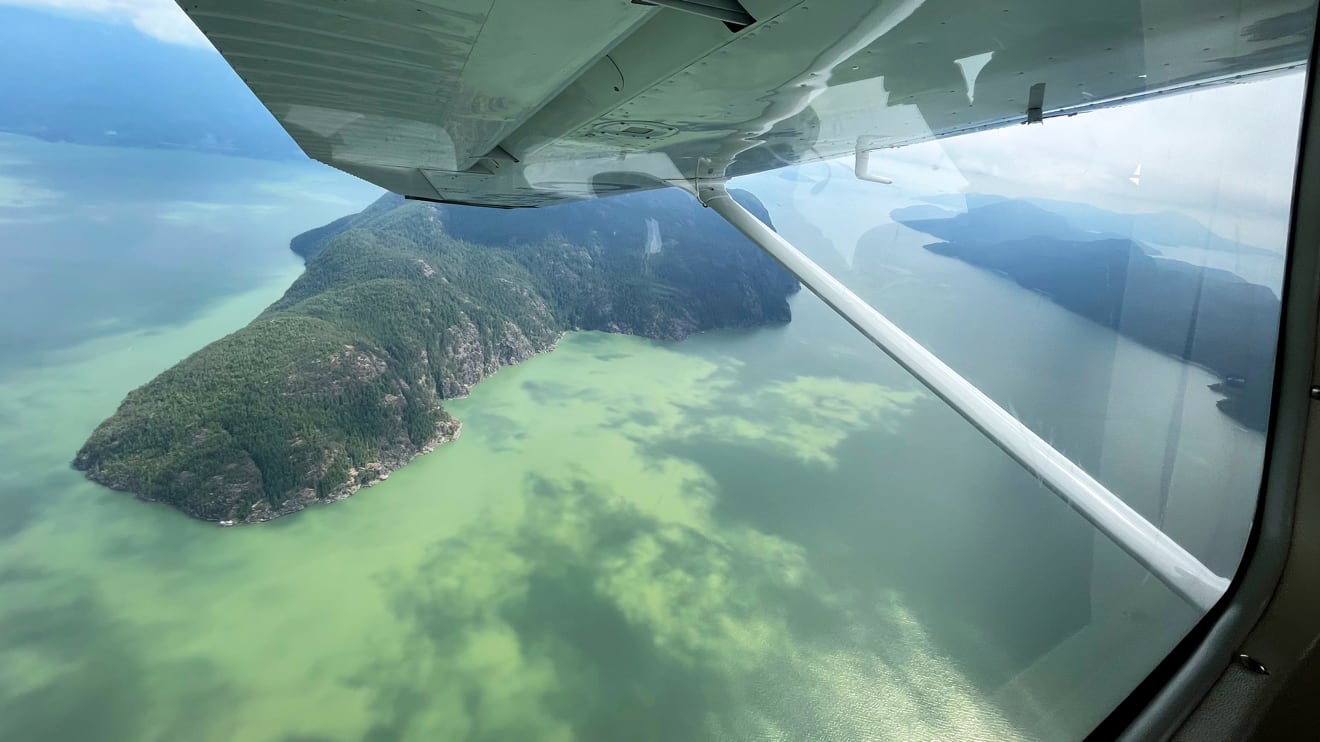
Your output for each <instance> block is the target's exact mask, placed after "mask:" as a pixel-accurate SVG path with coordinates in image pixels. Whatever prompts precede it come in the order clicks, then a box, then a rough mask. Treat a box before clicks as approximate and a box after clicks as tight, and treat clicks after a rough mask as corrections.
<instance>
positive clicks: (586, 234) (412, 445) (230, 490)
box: [73, 190, 798, 525]
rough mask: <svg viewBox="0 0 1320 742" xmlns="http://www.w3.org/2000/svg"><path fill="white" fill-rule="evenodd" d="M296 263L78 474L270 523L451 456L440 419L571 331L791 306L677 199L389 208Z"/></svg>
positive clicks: (639, 330)
mask: <svg viewBox="0 0 1320 742" xmlns="http://www.w3.org/2000/svg"><path fill="white" fill-rule="evenodd" d="M734 195H735V198H737V200H738V201H739V202H741V203H742V204H743V205H745V206H746V207H748V208H749V209H750V210H752V211H753V212H754V213H756V214H757V216H759V217H760V218H762V219H765V220H766V221H767V222H768V221H769V215H768V214H767V213H766V210H765V208H764V206H763V205H761V204H760V203H759V202H758V201H757V200H756V199H755V197H753V196H751V195H750V194H748V193H746V192H735V194H734ZM291 247H292V249H293V250H294V251H295V252H297V253H298V254H299V255H301V256H303V257H304V258H305V259H306V261H307V265H306V270H305V272H304V273H303V274H302V276H301V277H299V278H298V280H297V281H295V282H294V284H293V285H292V286H291V287H290V288H289V290H288V291H287V292H286V293H285V294H284V296H283V297H282V298H281V299H280V300H279V301H277V302H276V303H275V304H273V305H271V306H270V307H269V308H267V309H266V310H265V311H264V312H263V313H262V314H261V315H260V316H259V317H257V318H256V319H255V320H253V321H252V322H251V323H250V324H249V325H247V326H246V327H244V328H243V329H241V330H239V331H237V332H235V333H233V334H231V335H229V336H227V337H225V338H222V339H220V340H218V341H216V342H214V343H211V344H210V345H208V346H206V347H205V348H203V349H201V350H200V351H198V352H196V353H194V354H193V355H191V356H189V357H188V358H185V359H184V360H182V361H180V362H179V363H178V364H177V365H175V366H174V367H173V368H171V369H169V370H167V371H165V372H164V373H162V374H160V375H159V376H157V377H156V378H155V379H153V380H152V381H150V382H148V383H147V384H146V385H144V386H142V387H141V388H139V389H137V390H135V391H133V392H131V393H130V394H129V395H128V396H127V398H126V399H125V400H124V401H123V403H122V404H121V405H120V407H119V409H118V411H117V412H116V413H115V414H114V415H113V416H112V417H110V418H109V419H107V420H105V421H104V422H102V423H101V425H100V426H99V427H97V428H96V430H95V431H94V432H93V433H92V435H91V437H90V438H89V439H88V440H87V442H86V443H85V444H84V445H83V447H82V449H81V450H79V451H78V453H77V456H76V457H75V459H74V461H73V465H74V467H76V468H77V469H79V470H81V471H83V472H84V473H85V474H86V476H87V477H88V478H89V479H92V480H94V481H96V482H99V483H101V484H104V485H106V486H108V487H111V488H114V489H117V490H124V491H127V492H132V493H134V494H136V495H137V496H138V497H139V498H141V499H143V500H149V501H157V502H163V503H166V504H169V505H172V506H174V507H176V508H178V509H179V510H182V511H183V512H185V513H187V514H188V515H191V516H193V517H196V518H200V519H204V520H208V521H215V522H219V523H221V524H225V525H231V524H241V523H256V522H261V521H266V520H270V519H272V518H276V517H279V516H281V515H285V514H288V513H292V512H296V511H298V510H301V509H303V508H305V507H307V506H308V505H311V504H314V503H319V502H330V501H334V500H339V499H343V498H345V497H347V496H349V495H351V494H352V493H353V492H355V491H356V490H357V489H358V488H359V487H362V486H366V485H370V484H373V483H375V482H378V481H380V480H382V479H384V478H385V477H386V476H388V474H389V472H390V471H392V470H394V469H397V468H398V467H400V466H403V465H404V464H405V463H407V462H408V461H409V460H411V459H412V458H413V457H414V456H417V455H418V454H420V453H423V452H426V451H429V450H431V449H432V448H434V447H435V446H436V445H439V444H442V443H445V442H447V441H450V440H453V439H454V438H455V437H457V435H458V432H459V421H457V420H455V419H454V418H452V417H451V416H450V415H449V414H448V413H447V412H446V411H445V409H444V404H443V402H444V400H446V399H450V398H453V397H459V396H463V395H465V394H467V392H468V390H469V389H470V388H471V387H472V385H474V384H476V383H477V382H479V381H480V380H481V379H483V378H484V377H486V376H488V375H489V374H491V373H493V372H494V371H495V370H496V369H498V368H500V367H501V366H504V365H508V364H513V363H518V362H520V361H523V360H525V359H527V358H529V357H531V356H532V355H534V354H536V353H540V352H543V351H546V350H550V349H552V348H553V347H554V344H555V342H556V340H557V339H558V338H559V337H560V335H561V334H562V333H564V332H566V331H570V330H603V331H607V332H620V333H628V334H632V335H640V336H644V337H649V338H656V339H663V340H678V339H681V338H683V337H686V336H688V335H690V334H692V333H695V332H701V331H703V330H710V329H716V328H729V327H750V326H756V325H764V324H771V323H783V322H787V321H788V320H789V317H790V315H789V307H788V302H787V299H788V297H789V296H790V295H791V294H793V293H794V292H795V291H797V290H798V284H797V282H796V281H795V280H794V279H793V278H792V277H791V276H790V275H789V274H788V273H787V272H786V271H784V270H783V269H782V268H781V267H780V266H779V265H778V264H777V263H775V262H774V261H773V260H771V259H770V258H769V257H768V256H766V255H765V254H764V253H763V252H761V251H760V250H759V249H758V248H756V247H755V246H754V245H753V244H752V243H751V242H750V241H748V240H747V239H746V238H744V237H743V236H742V235H741V234H739V233H737V232H736V231H735V230H734V229H733V228H732V227H730V226H729V225H728V224H727V223H725V222H724V221H723V220H721V219H720V218H719V217H718V216H717V215H715V214H714V213H713V212H711V211H709V210H706V209H703V208H702V207H701V206H700V205H699V204H698V203H697V202H696V200H695V199H693V198H692V197H691V196H690V195H688V194H685V193H682V192H680V191H677V190H660V191H651V192H646V193H640V194H633V195H627V196H618V197H612V198H606V199H599V200H591V201H582V202H576V203H569V204H564V205H560V206H553V207H548V208H543V209H528V210H518V211H498V210H488V209H477V208H473V207H466V206H456V205H448V204H429V203H421V202H415V201H405V200H403V199H402V198H400V197H398V196H395V195H392V194H390V195H386V196H384V197H382V198H381V199H380V200H378V201H377V202H376V203H374V204H372V205H371V206H369V207H368V208H366V209H365V210H363V211H362V212H360V213H358V214H354V215H351V216H347V217H344V218H342V219H339V220H336V221H334V222H331V223H330V224H327V225H325V226H323V227H320V228H317V229H314V230H311V231H309V232H306V233H304V234H302V235H299V236H298V237H296V238H294V240H293V241H292V244H291Z"/></svg>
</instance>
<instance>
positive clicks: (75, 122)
mask: <svg viewBox="0 0 1320 742" xmlns="http://www.w3.org/2000/svg"><path fill="white" fill-rule="evenodd" d="M0 69H3V70H4V74H0V131H5V132H10V133H14V134H24V135H27V136H32V137H37V138H40V139H45V140H48V141H54V142H74V143H77V144H98V145H122V146H131V147H153V148H164V149H188V150H195V151H199V152H213V153H219V154H228V155H240V156H244V157H255V158H263V159H295V158H302V157H303V155H302V153H301V151H300V150H299V149H298V146H297V145H296V144H294V142H293V140H292V139H291V138H290V137H289V135H288V134H286V133H285V132H284V129H283V128H281V127H280V125H279V123H277V122H276V121H275V118H274V117H273V116H271V115H270V112H269V111H267V110H266V108H265V107H264V106H263V105H261V103H260V102H259V101H258V100H257V99H256V97H255V96H253V95H252V93H251V91H249V90H248V89H247V86H245V85H244V84H243V81H242V80H240V79H239V78H238V75H236V74H234V71H233V70H232V69H230V68H229V65H228V64H226V63H225V61H224V59H223V58H222V57H221V56H220V55H219V53H217V52H216V51H214V50H212V49H200V48H193V47H186V46H180V45H177V44H167V43H164V42H160V41H157V40H155V39H152V38H150V37H148V36H145V35H143V34H142V33H140V32H138V31H137V30H135V29H133V28H132V27H130V26H127V25H116V24H108V23H98V22H95V21H89V20H82V19H78V18H71V17H68V16H64V15H52V14H49V13H43V12H39V11H34V10H27V9H23V8H14V7H0Z"/></svg>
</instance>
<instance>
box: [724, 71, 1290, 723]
mask: <svg viewBox="0 0 1320 742" xmlns="http://www.w3.org/2000/svg"><path fill="white" fill-rule="evenodd" d="M1303 90H1304V75H1303V74H1302V73H1301V72H1300V71H1296V72H1291V73H1288V74H1285V75H1281V76H1277V77H1273V78H1269V79H1265V80H1261V81H1257V82H1251V83H1247V84H1242V85H1235V86H1231V87H1225V88H1219V89H1213V90H1207V91H1200V92H1193V93H1189V94H1184V95H1176V96H1168V97H1166V98H1158V99H1153V100H1149V101H1145V102H1141V103H1137V104H1133V105H1129V106H1124V107H1120V108H1114V109H1107V110H1102V111H1096V112H1092V113H1087V114H1084V115H1080V116H1076V117H1069V118H1056V119H1050V120H1047V121H1046V122H1044V124H1043V125H1039V126H1018V127H1011V128H1006V129H1000V130H995V131H989V132H983V133H979V134H972V135H968V136H965V137H960V138H952V139H945V140H941V141H938V142H930V143H926V144H918V145H913V146H910V147H906V148H900V149H889V150H875V151H870V152H867V153H866V155H867V160H868V161H867V162H866V169H865V172H858V173H854V172H853V170H854V167H853V165H854V163H853V161H852V158H847V159H846V160H838V161H828V162H823V163H818V164H816V165H806V166H801V167H799V168H797V169H795V170H792V171H790V172H788V173H778V172H777V173H766V174H761V175H754V176H747V177H745V178H741V179H738V180H736V181H735V185H737V186H740V187H743V188H747V189H749V190H751V191H753V192H754V193H756V194H757V195H758V196H759V197H760V198H761V200H762V201H763V202H765V204H766V205H767V208H768V209H769V211H770V213H771V214H773V215H774V217H775V226H776V228H777V229H778V230H779V231H780V232H781V233H782V234H783V235H784V236H785V237H786V238H787V239H789V241H791V242H793V243H794V244H795V245H796V246H798V247H799V248H800V249H802V250H803V251H804V252H805V253H806V254H807V255H808V256H809V257H811V258H812V259H813V260H815V261H816V262H817V263H818V264H820V265H821V266H824V267H826V268H827V269H828V270H829V271H830V272H831V274H833V275H834V276H835V277H836V278H838V279H839V280H841V281H842V282H843V283H844V284H846V285H847V286H848V287H849V288H850V289H852V290H853V291H855V292H856V293H857V294H859V295H860V296H861V297H862V298H864V299H866V300H867V301H868V302H870V303H871V304H872V305H873V306H874V307H876V308H877V309H878V310H879V311H880V312H881V313H883V314H884V315H885V316H887V317H888V318H889V319H891V320H893V321H894V322H895V323H896V324H897V325H899V326H900V327H901V328H903V329H904V330H905V331H907V332H908V333H909V334H911V335H912V336H913V337H914V338H915V339H917V340H918V341H919V342H920V343H922V344H923V345H924V346H926V347H927V348H928V349H930V350H932V351H933V352H934V353H935V354H936V355H938V356H939V357H940V358H941V359H942V360H943V361H945V362H946V363H948V364H949V365H950V366H952V367H953V369H954V370H955V371H957V372H958V373H960V374H962V375H963V376H964V377H965V378H966V379H968V380H969V381H971V382H972V383H974V384H975V385H976V386H977V387H979V388H980V389H981V390H982V391H984V392H986V393H987V394H988V395H989V396H991V397H992V398H993V399H994V400H995V401H996V402H998V403H999V404H1000V405H1001V406H1003V407H1004V408H1006V409H1008V410H1011V411H1012V413H1013V414H1014V415H1015V416H1016V417H1018V418H1019V419H1020V420H1022V421H1023V422H1025V423H1026V424H1027V425H1028V426H1029V427H1030V428H1031V429H1032V430H1033V431H1035V432H1036V433H1037V434H1038V435H1040V436H1041V437H1042V438H1044V439H1045V440H1046V441H1048V442H1049V444H1051V445H1052V446H1053V447H1055V448H1056V449H1058V450H1059V451H1061V452H1063V453H1064V454H1065V455H1066V456H1068V457H1069V458H1070V459H1071V460H1072V461H1074V462H1075V463H1077V464H1079V465H1081V466H1082V467H1083V468H1084V469H1086V470H1087V472H1088V473H1090V474H1091V475H1093V476H1094V477H1095V478H1096V479H1098V480H1099V481H1100V482H1101V483H1102V484H1104V485H1105V486H1106V487H1108V488H1109V489H1110V490H1111V491H1112V492H1114V493H1115V494H1117V495H1118V496H1119V497H1120V498H1121V499H1123V500H1124V501H1125V502H1126V503H1127V504H1128V505H1130V506H1132V507H1133V508H1134V509H1135V510H1137V511H1138V512H1139V513H1140V514H1141V515H1142V516H1144V517H1145V518H1146V519H1147V520H1149V521H1150V522H1151V523H1153V524H1155V525H1156V526H1158V527H1159V528H1160V529H1161V530H1162V531H1163V532H1164V533H1165V534H1167V535H1168V536H1170V537H1172V538H1173V539H1174V540H1175V541H1176V542H1177V543H1178V544H1179V545H1180V546H1181V547H1182V548H1183V549H1186V550H1187V551H1188V552H1190V553H1191V554H1192V555H1193V556H1194V557H1196V559H1198V560H1199V561H1200V562H1201V563H1203V564H1204V565H1205V566H1206V567H1208V568H1209V569H1210V570H1211V571H1213V572H1214V573H1215V574H1217V575H1221V576H1224V577H1231V576H1232V575H1233V573H1234V572H1235V571H1236V569H1237V566H1238V564H1239V562H1240V560H1241V557H1242V553H1243V549H1244V547H1245V544H1246V540H1247V536H1248V534H1249V531H1250V529H1251V524H1252V517H1253V514H1254V512H1255V508H1256V498H1257V495H1258V492H1259V486H1260V479H1261V473H1262V469H1263V462H1264V450H1265V448H1264V430H1265V426H1266V424H1267V422H1268V416H1269V411H1270V400H1271V391H1272V390H1271V384H1272V380H1273V373H1274V354H1275V347H1276V342H1277V337H1278V326H1279V315H1280V309H1281V304H1280V300H1279V296H1280V291H1281V288H1282V281H1283V273H1284V266H1285V257H1286V255H1285V252H1286V244H1287V236H1288V217H1289V207H1290V199H1291V189H1292V181H1293V175H1294V166H1295V159H1296V150H1297V138H1298V130H1299V122H1300V109H1301V102H1302V96H1303ZM1246 132H1253V134H1251V135H1250V136H1248V135H1246V134H1245V133H1246ZM1266 132H1268V134H1266ZM870 176H883V181H884V182H887V183H891V184H885V185H882V184H877V183H874V182H869V181H870V180H872V177H870ZM795 310H797V314H795V317H794V323H795V324H796V323H802V324H805V323H806V322H808V321H810V320H809V319H808V318H809V316H810V315H808V314H807V313H806V308H805V307H803V306H802V305H795ZM804 315H805V316H804ZM813 337H815V338H817V339H818V341H819V342H822V344H823V343H824V341H823V340H819V339H820V338H823V337H826V335H824V334H821V335H816V336H813ZM857 352H859V353H860V352H861V351H860V350H859V351H857ZM872 378H873V380H874V381H875V382H876V383H885V384H890V385H892V386H893V388H895V389H899V390H904V391H910V392H911V393H912V394H914V395H915V396H914V398H913V400H912V401H911V402H910V403H909V404H908V406H907V408H906V410H905V414H904V415H903V416H902V417H901V418H896V419H895V422H893V425H894V426H895V428H896V429H898V430H900V431H902V432H901V433H899V434H898V437H899V438H900V439H901V440H903V441H904V443H903V445H902V447H901V453H899V452H896V451H895V450H894V447H893V446H892V444H887V443H885V442H883V441H881V440H874V441H872V443H871V446H870V448H869V450H868V451H867V453H866V454H863V453H861V451H858V452H857V453H855V454H854V455H855V456H856V458H857V461H856V462H855V465H856V466H861V467H866V468H870V470H871V474H870V477H871V479H870V481H872V482H873V483H874V485H873V486H874V487H875V491H876V493H877V495H876V497H877V499H878V500H881V501H883V503H884V504H879V503H877V504H875V505H874V507H875V508H877V509H880V508H895V509H899V510H898V511H896V512H889V513H886V515H885V517H874V518H861V520H863V521H864V522H867V523H871V524H873V525H874V524H875V523H885V524H887V525H884V526H874V527H875V528H876V529H878V531H880V532H883V534H884V535H883V536H877V539H876V540H877V541H880V542H889V543H890V545H892V542H893V541H894V539H898V540H900V541H902V543H903V546H902V548H901V549H898V550H899V551H901V552H902V553H904V554H905V555H906V558H905V561H904V563H905V566H904V574H905V575H906V576H910V577H911V578H912V582H911V584H907V583H905V585H906V587H905V589H904V590H903V593H904V595H905V596H906V597H907V598H908V599H910V600H914V602H915V603H916V604H919V605H923V606H925V611H924V612H923V613H922V614H921V623H922V624H923V625H925V626H927V627H931V626H939V627H940V628H939V629H935V630H933V633H934V635H936V636H941V637H944V640H946V641H951V642H954V643H953V644H950V645H948V646H955V645H956V646H958V648H957V649H954V650H952V652H951V654H952V656H954V657H957V658H958V659H959V660H960V661H962V662H963V663H965V666H966V667H969V668H973V669H972V670H971V676H972V677H975V678H978V682H984V683H986V686H985V687H991V688H993V689H994V690H993V693H992V694H991V697H992V698H993V699H994V703H995V704H996V708H998V709H999V710H1000V711H1001V712H1003V713H1005V714H1006V715H1007V716H1008V717H1009V718H1012V719H1014V721H1015V723H1018V724H1020V725H1021V726H1020V728H1021V729H1022V730H1023V731H1025V732H1027V733H1028V734H1030V735H1031V736H1037V737H1040V738H1045V739H1056V738H1058V739H1062V738H1069V737H1078V736H1081V735H1084V734H1085V733H1086V732H1087V731H1089V729H1090V728H1091V727H1092V726H1093V725H1094V724H1096V723H1098V721H1099V720H1100V719H1102V718H1104V716H1105V715H1106V714H1107V712H1108V711H1109V710H1110V709H1111V708H1112V707H1113V706H1114V705H1115V704H1116V703H1117V702H1118V701H1119V700H1121V699H1122V698H1123V697H1124V696H1125V695H1126V694H1127V693H1128V692H1130V691H1131V689H1132V688H1133V687H1135V685H1136V684H1137V683H1138V682H1139V681H1140V680H1141V679H1142V678H1143V677H1144V676H1145V675H1146V674H1147V673H1148V672H1149V671H1150V670H1151V669H1152V668H1153V667H1154V666H1155V665H1156V664H1157V663H1158V662H1159V661H1160V660H1161V659H1163V657H1164V656H1165V655H1166V654H1167V652H1168V651H1169V650H1170V649H1171V648H1172V647H1173V645H1174V644H1175V643H1177V642H1178V641H1179V640H1180V639H1181V638H1182V636H1183V635H1184V634H1185V633H1186V632H1187V630H1188V629H1189V628H1190V627H1191V626H1192V624H1193V623H1194V622H1195V621H1196V620H1197V619H1198V618H1199V617H1200V615H1201V609H1198V608H1194V607H1192V606H1190V605H1189V604H1188V603H1187V602H1186V601H1184V600H1182V599H1180V598H1178V597H1177V596H1175V595H1174V594H1173V593H1172V592H1171V591H1170V590H1169V589H1168V588H1167V587H1165V586H1164V585H1162V584H1161V583H1160V582H1159V581H1158V580H1155V579H1152V577H1151V575H1150V573H1149V572H1147V571H1146V570H1145V569H1143V568H1142V567H1141V566H1140V565H1138V564H1137V563H1136V562H1135V561H1133V559H1132V558H1131V557H1130V556H1129V555H1127V554H1125V553H1123V551H1122V550H1120V549H1118V548H1116V547H1115V544H1114V542H1113V541H1112V540H1111V539H1109V538H1107V537H1106V536H1104V535H1102V534H1099V533H1097V532H1096V530H1095V529H1094V528H1093V527H1092V526H1091V525H1090V524H1089V523H1087V522H1086V521H1085V520H1083V518H1082V517H1080V516H1079V515H1078V514H1077V513H1076V512H1073V511H1072V510H1070V509H1069V508H1068V507H1067V506H1066V505H1064V504H1063V503H1062V502H1061V501H1060V500H1059V499H1058V498H1057V497H1056V496H1055V495H1053V494H1051V493H1050V492H1049V490H1047V489H1046V488H1045V487H1043V486H1042V485H1041V484H1040V483H1039V482H1035V481H1032V480H1031V479H1030V477H1024V476H1023V473H1022V472H1021V471H1020V470H1018V469H1017V468H1016V465H1015V464H1013V463H1012V462H1011V461H1010V460H1009V459H1008V457H1007V456H1006V455H1005V454H1004V453H1003V452H1002V451H1000V450H998V449H997V448H995V447H993V446H989V445H984V439H983V438H982V437H981V436H980V434H979V433H977V432H976V431H975V430H974V429H973V428H972V427H971V426H970V425H968V424H967V423H966V422H965V421H963V420H961V419H960V418H959V417H957V416H956V415H953V414H950V413H949V411H948V410H947V408H945V406H944V403H942V402H941V401H939V400H938V399H937V398H935V397H934V396H932V395H931V394H930V393H929V392H928V391H926V390H924V389H923V388H922V387H921V386H920V385H919V384H917V383H915V382H914V381H913V380H912V378H911V377H910V376H908V375H907V374H906V373H905V372H904V371H902V370H901V369H900V368H898V367H897V365H895V364H890V365H888V366H886V367H884V368H882V369H880V370H878V371H877V372H876V373H875V375H874V376H873V377H872ZM897 503H901V505H900V504H897ZM853 517H854V518H857V517H859V515H858V514H857V513H854V514H853ZM844 519H845V518H844V517H842V516H840V520H844ZM897 523H905V524H907V526H908V527H909V528H910V529H911V532H915V533H917V534H921V536H920V537H917V536H914V535H911V532H909V531H907V530H903V529H901V528H900V527H899V526H897V525H894V524H897ZM916 524H919V525H916ZM900 530H902V533H901V534H900V533H899V531H900ZM905 539H911V542H908V541H907V540H905ZM840 548H841V547H840ZM875 548H881V547H878V546H877V547H875ZM892 558H894V557H893V556H890V557H888V558H875V559H872V560H870V561H869V562H868V563H870V564H885V563H888V560H889V559H892ZM876 569H877V570H879V569H881V568H880V567H876ZM913 596H920V597H913ZM932 622H933V623H932ZM959 623H961V624H962V626H961V628H952V627H949V626H947V625H945V624H959ZM948 637H957V639H948ZM958 642H961V644H958ZM990 647H993V650H988V649H987V648H990ZM1083 678H1085V681H1084V682H1083V680H1082V679H1083Z"/></svg>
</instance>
